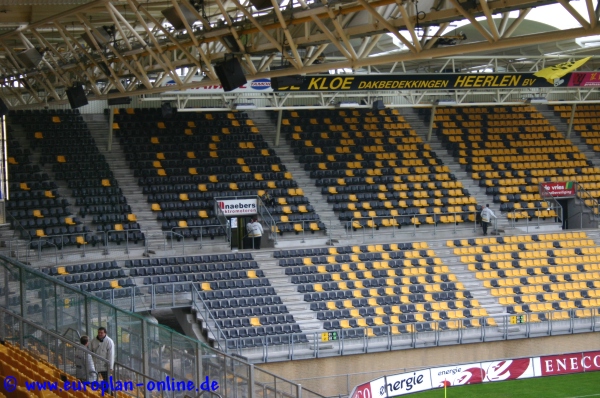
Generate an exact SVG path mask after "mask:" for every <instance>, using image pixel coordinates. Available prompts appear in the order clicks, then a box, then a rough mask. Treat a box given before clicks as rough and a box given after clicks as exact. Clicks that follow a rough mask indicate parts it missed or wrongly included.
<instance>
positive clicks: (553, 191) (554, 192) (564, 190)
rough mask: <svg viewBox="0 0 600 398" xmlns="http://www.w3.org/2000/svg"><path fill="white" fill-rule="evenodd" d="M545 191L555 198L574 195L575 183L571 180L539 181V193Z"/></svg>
mask: <svg viewBox="0 0 600 398" xmlns="http://www.w3.org/2000/svg"><path fill="white" fill-rule="evenodd" d="M542 191H545V192H547V193H549V194H550V195H551V196H553V197H555V198H566V197H570V196H575V183H574V182H573V181H552V182H542V183H540V193H542Z"/></svg>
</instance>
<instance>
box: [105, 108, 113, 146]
mask: <svg viewBox="0 0 600 398" xmlns="http://www.w3.org/2000/svg"><path fill="white" fill-rule="evenodd" d="M109 109H110V112H108V143H107V144H106V150H107V151H108V152H110V151H111V150H112V140H113V122H114V120H115V112H114V110H113V109H112V108H109Z"/></svg>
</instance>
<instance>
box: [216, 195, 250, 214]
mask: <svg viewBox="0 0 600 398" xmlns="http://www.w3.org/2000/svg"><path fill="white" fill-rule="evenodd" d="M216 205H217V206H218V207H219V208H220V209H221V211H222V212H223V214H224V215H226V216H243V215H252V214H256V211H257V208H258V206H257V204H256V199H219V200H217V202H216Z"/></svg>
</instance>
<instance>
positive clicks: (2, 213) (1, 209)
mask: <svg viewBox="0 0 600 398" xmlns="http://www.w3.org/2000/svg"><path fill="white" fill-rule="evenodd" d="M1 117H2V120H1V122H2V125H1V126H0V127H1V128H2V136H1V137H0V138H1V139H2V170H0V172H1V175H0V178H1V182H2V185H1V186H0V189H1V191H0V224H5V223H6V218H7V217H6V209H5V206H6V201H7V200H8V199H9V192H8V149H7V136H6V116H5V115H2V116H1Z"/></svg>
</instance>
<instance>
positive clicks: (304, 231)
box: [272, 220, 327, 243]
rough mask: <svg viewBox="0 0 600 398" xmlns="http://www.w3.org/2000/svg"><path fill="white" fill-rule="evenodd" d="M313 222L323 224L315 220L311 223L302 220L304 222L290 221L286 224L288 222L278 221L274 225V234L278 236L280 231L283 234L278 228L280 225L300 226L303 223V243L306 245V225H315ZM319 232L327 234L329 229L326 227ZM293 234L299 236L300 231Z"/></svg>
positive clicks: (310, 221)
mask: <svg viewBox="0 0 600 398" xmlns="http://www.w3.org/2000/svg"><path fill="white" fill-rule="evenodd" d="M313 222H314V223H318V222H322V221H321V220H316V221H315V220H309V221H307V220H302V221H289V222H286V221H277V222H275V225H274V226H275V229H274V230H273V231H272V232H273V233H274V234H275V235H277V233H278V230H279V231H280V233H283V232H281V230H280V229H279V228H278V227H277V226H278V225H283V224H290V223H291V224H300V223H302V243H304V242H305V237H306V223H309V225H310V223H313ZM309 230H310V229H309ZM310 231H311V232H316V231H312V230H310ZM318 231H321V232H324V233H325V232H326V231H327V227H325V230H322V229H319V230H318ZM292 232H295V233H296V234H298V233H299V232H300V231H296V230H294V231H292Z"/></svg>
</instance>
